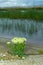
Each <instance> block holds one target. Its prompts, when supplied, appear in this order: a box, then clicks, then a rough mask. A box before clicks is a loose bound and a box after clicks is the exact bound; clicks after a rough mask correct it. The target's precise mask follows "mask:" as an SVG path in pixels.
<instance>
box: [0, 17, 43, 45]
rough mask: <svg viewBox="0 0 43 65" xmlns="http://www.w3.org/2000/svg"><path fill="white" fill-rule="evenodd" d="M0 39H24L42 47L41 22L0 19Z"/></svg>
mask: <svg viewBox="0 0 43 65" xmlns="http://www.w3.org/2000/svg"><path fill="white" fill-rule="evenodd" d="M0 37H4V38H13V37H26V38H27V40H29V41H30V40H31V42H33V41H34V42H37V41H38V42H37V43H40V44H41V43H42V45H43V21H40V22H38V21H35V20H27V19H25V20H22V19H7V18H0Z"/></svg>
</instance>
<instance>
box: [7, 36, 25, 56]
mask: <svg viewBox="0 0 43 65" xmlns="http://www.w3.org/2000/svg"><path fill="white" fill-rule="evenodd" d="M7 45H8V47H9V48H10V51H11V52H12V54H13V55H18V56H19V57H22V56H23V55H24V49H25V45H26V38H18V37H16V38H13V39H12V40H11V42H7Z"/></svg>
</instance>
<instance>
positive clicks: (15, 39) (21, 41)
mask: <svg viewBox="0 0 43 65" xmlns="http://www.w3.org/2000/svg"><path fill="white" fill-rule="evenodd" d="M11 41H12V42H13V43H23V42H24V41H26V38H17V37H16V38H13V39H12V40H11Z"/></svg>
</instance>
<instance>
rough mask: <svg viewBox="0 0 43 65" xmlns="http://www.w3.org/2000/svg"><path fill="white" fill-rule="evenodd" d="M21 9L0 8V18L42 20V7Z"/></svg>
mask: <svg viewBox="0 0 43 65" xmlns="http://www.w3.org/2000/svg"><path fill="white" fill-rule="evenodd" d="M21 10H23V9H15V10H5V11H6V12H3V11H4V10H2V11H1V10H0V18H11V19H33V20H43V9H42V10H41V9H24V11H25V12H21Z"/></svg>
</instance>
